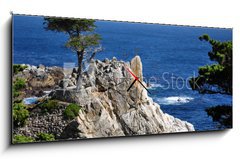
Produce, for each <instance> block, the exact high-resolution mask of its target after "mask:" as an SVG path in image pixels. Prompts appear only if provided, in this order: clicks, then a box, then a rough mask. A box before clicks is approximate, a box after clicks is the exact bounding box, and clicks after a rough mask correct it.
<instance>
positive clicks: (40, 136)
mask: <svg viewBox="0 0 240 159" xmlns="http://www.w3.org/2000/svg"><path fill="white" fill-rule="evenodd" d="M54 140H55V137H54V135H53V134H47V133H39V134H37V141H54Z"/></svg>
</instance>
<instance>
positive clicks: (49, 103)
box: [40, 100, 59, 112]
mask: <svg viewBox="0 0 240 159" xmlns="http://www.w3.org/2000/svg"><path fill="white" fill-rule="evenodd" d="M58 105H59V104H58V101H57V100H46V101H45V102H44V103H42V104H40V107H41V109H42V110H43V111H44V112H52V111H53V110H54V109H56V108H57V107H58Z"/></svg>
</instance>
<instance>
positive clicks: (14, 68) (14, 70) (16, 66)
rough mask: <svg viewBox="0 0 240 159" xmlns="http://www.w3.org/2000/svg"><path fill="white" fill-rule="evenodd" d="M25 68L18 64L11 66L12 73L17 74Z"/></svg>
mask: <svg viewBox="0 0 240 159" xmlns="http://www.w3.org/2000/svg"><path fill="white" fill-rule="evenodd" d="M25 68H27V66H23V65H19V64H14V65H13V73H14V74H18V73H19V72H22V71H23V70H24V69H25Z"/></svg>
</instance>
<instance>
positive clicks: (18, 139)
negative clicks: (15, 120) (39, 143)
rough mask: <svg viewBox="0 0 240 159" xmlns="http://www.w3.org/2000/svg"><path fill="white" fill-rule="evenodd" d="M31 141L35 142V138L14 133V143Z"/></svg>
mask: <svg viewBox="0 0 240 159" xmlns="http://www.w3.org/2000/svg"><path fill="white" fill-rule="evenodd" d="M29 142H35V139H34V138H32V137H28V136H24V135H14V136H13V144H18V143H29Z"/></svg>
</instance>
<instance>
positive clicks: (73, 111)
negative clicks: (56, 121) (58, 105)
mask: <svg viewBox="0 0 240 159" xmlns="http://www.w3.org/2000/svg"><path fill="white" fill-rule="evenodd" d="M79 110H80V106H79V105H77V104H69V105H68V106H67V108H66V109H65V110H64V116H65V117H66V118H67V119H74V118H75V117H76V116H77V115H78V112H79Z"/></svg>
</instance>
